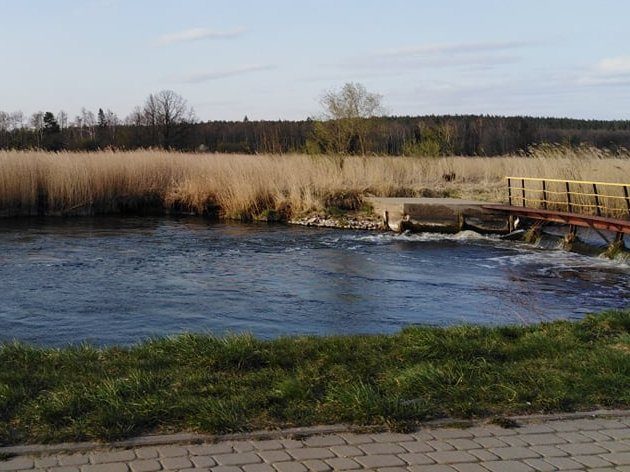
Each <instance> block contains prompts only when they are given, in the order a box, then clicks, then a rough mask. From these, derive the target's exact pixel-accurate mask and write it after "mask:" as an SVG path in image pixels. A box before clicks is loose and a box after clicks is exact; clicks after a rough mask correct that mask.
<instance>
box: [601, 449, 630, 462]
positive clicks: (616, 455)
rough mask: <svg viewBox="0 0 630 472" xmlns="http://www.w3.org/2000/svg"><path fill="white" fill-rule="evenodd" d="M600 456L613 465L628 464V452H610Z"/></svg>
mask: <svg viewBox="0 0 630 472" xmlns="http://www.w3.org/2000/svg"><path fill="white" fill-rule="evenodd" d="M600 457H601V458H602V459H604V460H605V461H608V462H612V463H613V464H615V465H628V464H630V452H612V453H610V454H602V455H601V456H600Z"/></svg>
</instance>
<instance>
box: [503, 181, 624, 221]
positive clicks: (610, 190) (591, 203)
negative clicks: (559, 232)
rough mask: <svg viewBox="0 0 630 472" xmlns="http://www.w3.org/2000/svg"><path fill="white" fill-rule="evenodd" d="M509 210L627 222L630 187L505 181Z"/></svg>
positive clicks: (606, 184)
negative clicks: (526, 210)
mask: <svg viewBox="0 0 630 472" xmlns="http://www.w3.org/2000/svg"><path fill="white" fill-rule="evenodd" d="M506 179H507V183H508V201H509V204H510V205H512V206H523V207H529V208H542V209H545V210H556V211H566V212H569V213H579V214H588V215H597V216H607V217H612V218H621V219H630V184H621V183H612V182H593V181H586V180H560V179H541V178H533V177H506Z"/></svg>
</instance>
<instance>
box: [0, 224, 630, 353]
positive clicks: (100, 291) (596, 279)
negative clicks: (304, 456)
mask: <svg viewBox="0 0 630 472" xmlns="http://www.w3.org/2000/svg"><path fill="white" fill-rule="evenodd" d="M0 290H1V294H0V341H3V340H4V341H6V340H12V339H18V340H22V341H27V342H33V343H37V344H43V345H49V346H51V345H52V346H60V345H64V344H67V343H78V342H82V341H89V342H92V343H95V344H99V345H107V344H130V343H134V342H137V341H139V340H142V339H145V338H147V337H150V336H162V335H170V334H175V333H180V332H183V331H195V332H212V333H215V334H225V333H228V332H244V331H246V332H251V333H253V334H255V335H257V336H260V337H263V338H273V337H277V336H282V335H292V334H348V333H391V332H395V331H398V330H399V329H400V328H402V327H404V326H407V325H411V324H431V325H451V324H457V323H480V324H488V325H495V324H508V323H532V322H538V321H542V320H552V319H559V318H563V319H566V318H580V317H582V316H584V314H585V313H588V312H593V311H601V310H603V309H606V308H614V307H627V306H628V305H630V267H629V266H628V265H627V264H624V263H618V262H611V261H608V260H603V259H598V258H594V257H590V256H583V255H578V254H574V253H568V252H565V251H562V250H554V249H538V248H535V247H533V246H529V245H525V244H522V243H516V242H511V241H501V240H499V239H498V238H493V237H482V236H479V235H476V234H474V233H462V234H459V235H454V236H445V235H423V234H420V235H393V234H380V233H368V232H359V231H347V230H334V229H315V228H303V227H294V226H283V225H266V224H219V223H211V222H208V221H205V220H203V219H200V218H181V219H168V218H146V217H144V218H109V217H101V218H95V219H90V218H78V219H67V220H62V219H32V220H14V221H8V220H5V221H2V223H1V225H0Z"/></svg>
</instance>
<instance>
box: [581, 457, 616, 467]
mask: <svg viewBox="0 0 630 472" xmlns="http://www.w3.org/2000/svg"><path fill="white" fill-rule="evenodd" d="M571 459H573V460H574V461H576V462H579V463H580V464H584V465H585V466H586V467H588V468H589V469H593V468H595V467H612V466H613V465H612V464H611V463H610V462H608V461H605V460H604V459H602V458H601V457H599V456H571Z"/></svg>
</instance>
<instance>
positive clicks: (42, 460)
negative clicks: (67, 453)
mask: <svg viewBox="0 0 630 472" xmlns="http://www.w3.org/2000/svg"><path fill="white" fill-rule="evenodd" d="M34 460H35V468H36V469H45V468H46V467H54V466H56V465H59V460H58V458H57V457H56V456H47V457H36V458H35V459H34Z"/></svg>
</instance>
